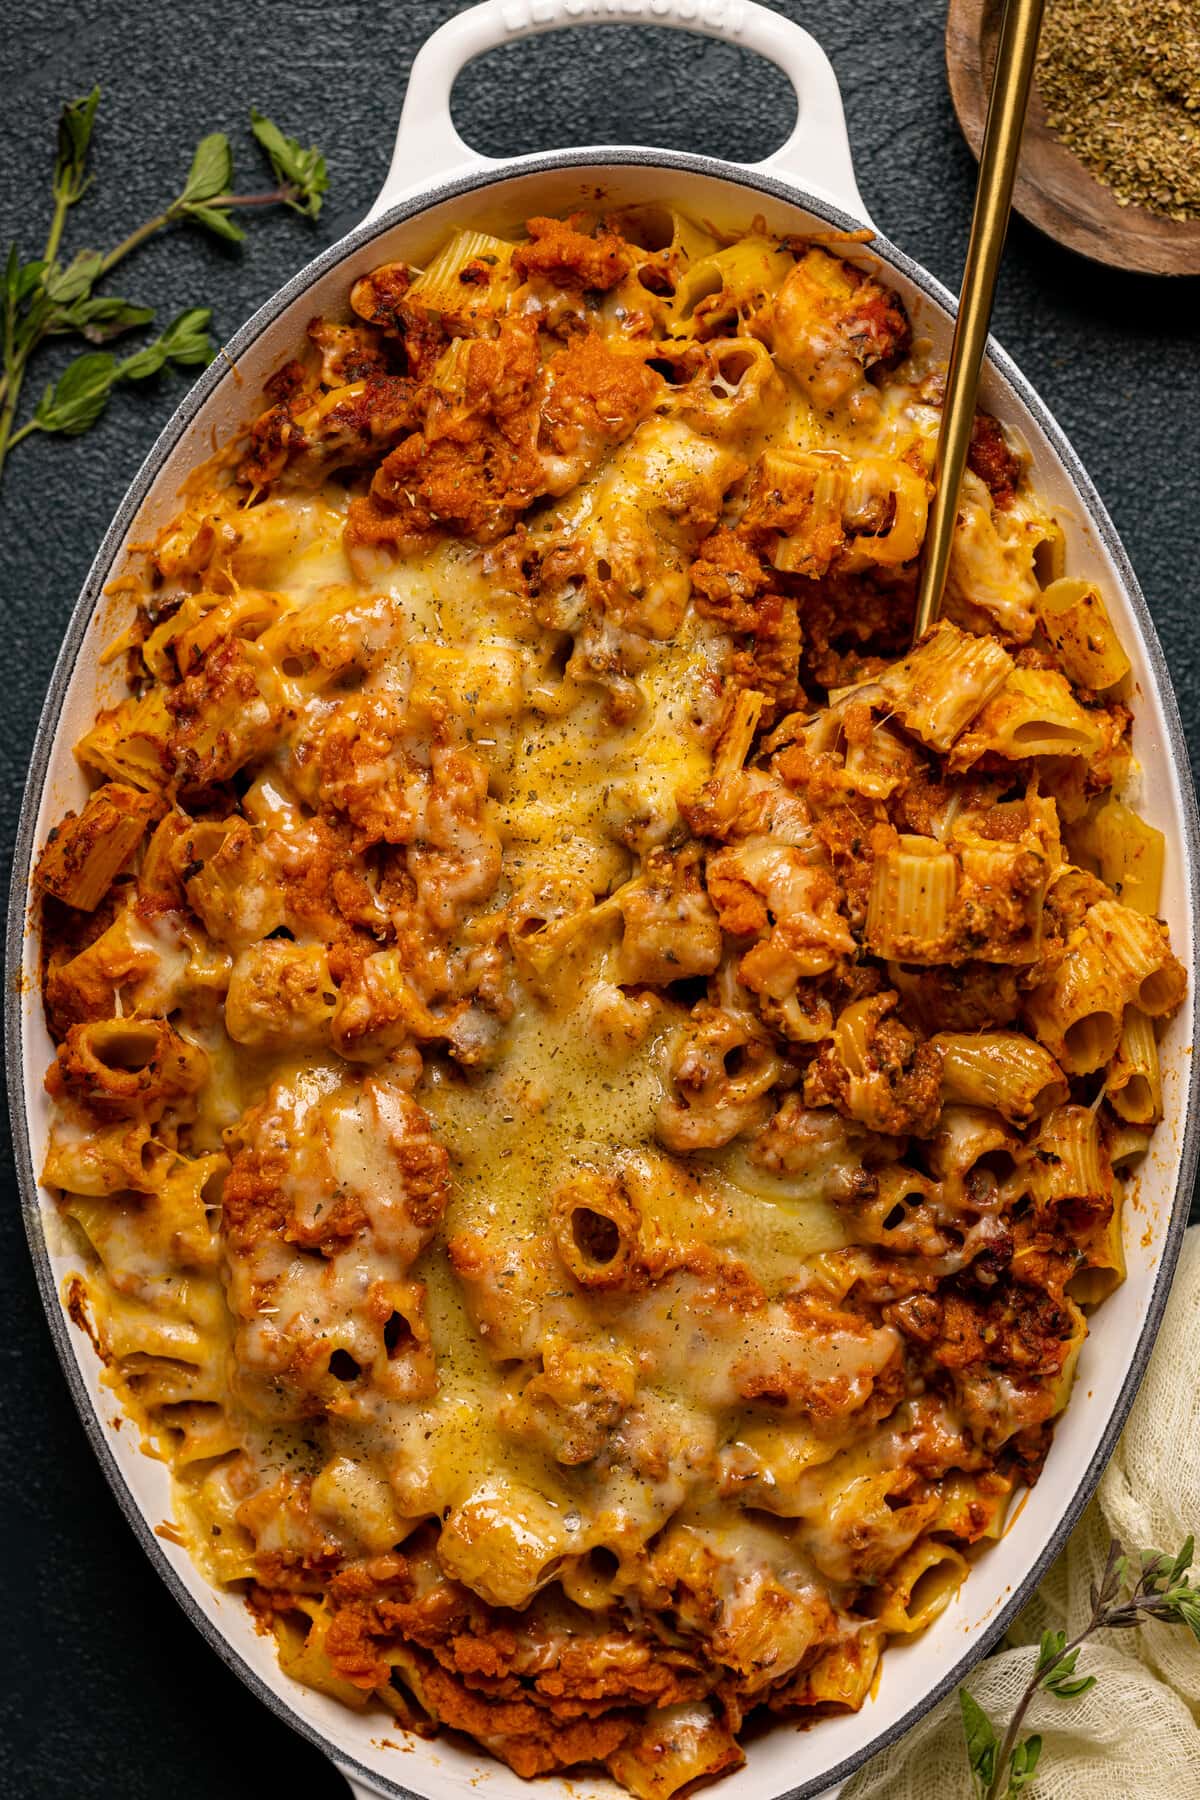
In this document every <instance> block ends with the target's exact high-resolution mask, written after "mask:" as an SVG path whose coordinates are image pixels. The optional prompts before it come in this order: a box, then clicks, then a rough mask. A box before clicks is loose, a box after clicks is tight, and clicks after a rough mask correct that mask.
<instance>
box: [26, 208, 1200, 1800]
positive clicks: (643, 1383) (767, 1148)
mask: <svg viewBox="0 0 1200 1800" xmlns="http://www.w3.org/2000/svg"><path fill="white" fill-rule="evenodd" d="M846 256H850V257H853V258H855V259H856V260H854V261H850V260H845V257H846ZM942 389H943V375H942V371H941V369H940V367H939V366H938V365H936V364H935V363H934V362H933V361H932V359H931V356H930V352H929V349H928V346H922V345H921V344H919V343H918V344H914V342H913V341H912V334H911V330H910V323H909V320H908V318H907V317H906V315H905V311H904V308H903V306H902V304H901V302H900V300H899V299H898V297H897V296H896V295H895V294H894V293H892V292H890V291H889V290H888V288H887V287H886V286H884V285H882V284H881V282H880V281H879V280H878V279H877V278H876V277H875V275H874V274H873V273H872V272H871V265H870V259H869V253H868V252H866V251H864V249H863V248H862V246H861V245H856V244H853V243H847V242H846V241H844V240H843V241H841V242H839V241H838V240H837V239H836V238H832V237H830V238H826V239H825V240H823V241H821V242H817V241H806V240H802V239H798V238H787V239H784V240H782V241H781V240H780V239H779V238H777V237H774V236H771V235H768V234H767V232H766V230H765V228H764V226H763V224H762V221H761V220H757V219H756V220H753V221H751V222H750V223H749V225H748V227H747V229H746V230H745V232H744V234H743V235H741V236H739V237H737V238H733V239H731V238H730V237H728V236H720V235H718V234H717V233H715V232H714V231H713V230H712V229H711V228H709V227H707V226H704V225H701V224H699V223H697V222H696V221H693V220H691V219H688V218H685V217H682V216H679V215H677V214H676V213H674V212H672V211H670V210H668V209H666V208H660V207H644V208H641V209H635V210H632V211H626V212H623V213H621V214H618V215H616V216H605V215H603V214H597V215H596V216H591V215H582V214H580V215H575V216H572V217H571V218H569V219H566V220H560V219H552V218H533V219H530V220H528V222H527V223H526V225H525V227H524V230H523V231H522V232H519V233H518V232H513V233H511V234H510V235H509V236H507V237H499V236H491V235H488V234H485V233H482V232H479V231H471V230H460V231H457V232H455V233H454V234H453V235H452V236H451V238H450V239H449V241H448V242H447V243H445V245H444V246H443V247H442V248H441V250H440V251H439V253H438V254H437V255H436V256H435V257H434V259H433V260H432V261H431V262H430V263H429V265H428V266H427V267H424V268H416V267H411V266H408V265H406V264H404V263H389V264H385V265H384V266H382V267H380V268H376V269H374V270H373V271H372V272H370V273H368V274H365V275H363V276H362V277H361V278H360V279H359V280H357V281H356V282H355V284H354V286H353V289H352V291H351V292H350V294H349V296H348V307H347V309H346V312H345V314H344V316H342V317H338V318H317V319H314V320H313V321H312V323H311V324H310V326H309V328H308V336H307V342H305V343H304V344H303V346H301V347H298V348H297V354H296V357H295V359H294V360H293V361H290V362H288V363H287V364H286V366H285V367H282V368H280V369H279V370H278V372H277V373H276V374H275V375H274V376H273V377H272V378H271V380H270V382H269V383H268V386H267V392H266V397H265V410H264V411H262V413H261V416H260V417H258V418H257V421H256V422H255V423H254V424H253V425H252V426H251V427H250V428H249V430H248V431H247V432H246V433H244V434H243V436H242V437H241V439H240V440H239V441H238V442H236V443H233V444H230V445H228V446H226V447H225V448H224V449H222V450H221V451H219V452H218V453H217V454H216V455H215V456H214V457H213V458H211V459H210V461H209V462H208V463H207V464H206V465H205V466H204V467H203V468H202V469H201V470H200V471H198V472H197V473H196V474H195V475H194V476H193V477H192V478H190V480H189V482H188V483H187V485H186V486H185V488H184V489H183V490H182V492H181V495H180V501H179V507H178V510H177V513H176V515H175V517H174V518H173V519H172V521H171V523H170V524H169V525H168V526H167V527H166V528H165V529H163V530H162V531H161V532H160V533H159V534H158V536H157V537H156V538H155V540H154V541H153V543H150V544H148V545H147V544H143V545H141V546H139V547H137V549H136V551H134V552H131V556H130V562H129V567H128V569H127V571H126V572H125V574H124V575H123V576H122V578H121V581H120V582H119V583H118V584H117V585H118V594H117V600H116V602H115V604H116V606H117V607H118V609H119V608H121V607H125V608H126V609H127V610H126V611H125V613H124V617H123V618H122V620H121V623H122V624H124V625H125V626H126V628H125V629H124V630H123V631H122V633H121V635H120V636H119V637H118V638H117V639H116V641H115V643H114V644H113V645H112V647H111V650H110V652H109V656H110V661H111V660H112V659H114V658H116V659H124V663H125V665H126V666H127V670H128V690H127V693H126V694H125V697H124V698H121V699H120V700H119V703H118V704H116V705H115V706H113V707H110V708H108V709H107V710H104V711H102V712H100V714H99V716H98V717H97V718H96V719H95V722H94V724H93V725H92V727H91V729H90V730H89V731H88V732H87V734H86V735H85V736H84V738H83V739H82V741H81V742H80V743H79V745H78V752H77V754H78V758H79V762H80V764H81V765H82V768H83V769H84V770H85V771H86V773H87V775H88V777H89V779H90V780H91V781H92V782H93V784H94V786H93V791H92V792H91V795H90V798H89V799H88V800H87V803H86V805H84V806H83V807H82V810H80V811H79V812H78V813H68V815H67V816H66V818H65V819H63V820H62V822H61V824H60V825H59V826H58V827H57V829H56V830H55V831H53V832H52V833H51V834H50V838H49V841H48V842H47V843H46V845H45V848H44V851H43V853H42V856H41V860H40V863H39V867H38V871H37V881H38V884H39V887H40V890H41V895H42V916H43V930H44V944H45V954H44V986H45V1006H46V1015H47V1018H48V1021H49V1026H50V1030H51V1033H52V1035H53V1038H54V1041H55V1043H56V1045H57V1055H56V1058H55V1061H54V1063H53V1066H52V1067H51V1069H50V1071H49V1074H48V1076H47V1086H48V1088H49V1091H50V1094H51V1096H52V1098H53V1114H54V1122H53V1127H52V1133H51V1138H50V1145H49V1153H48V1156H47V1160H46V1165H45V1169H44V1175H43V1179H44V1181H45V1182H46V1183H47V1184H48V1185H49V1186H50V1187H51V1188H52V1189H54V1190H56V1191H57V1193H58V1194H59V1196H60V1200H61V1210H62V1213H63V1214H64V1215H65V1217H66V1219H67V1220H68V1221H70V1226H69V1229H70V1231H71V1233H72V1236H73V1240H74V1242H75V1244H76V1247H77V1250H78V1256H79V1269H78V1272H77V1273H76V1274H75V1275H74V1276H72V1277H71V1278H70V1280H69V1282H68V1286H67V1293H66V1296H65V1298H66V1301H67V1304H68V1306H69V1308H70V1310H71V1311H72V1314H73V1316H74V1317H75V1318H76V1319H77V1321H79V1322H80V1323H81V1324H83V1325H84V1326H85V1327H86V1328H87V1329H88V1330H89V1331H90V1332H91V1333H92V1335H93V1338H94V1341H95V1343H96V1345H97V1347H98V1349H99V1351H100V1353H101V1355H102V1356H103V1358H104V1359H105V1362H106V1363H107V1365H108V1373H107V1379H108V1380H109V1381H110V1382H111V1383H112V1384H113V1386H114V1387H115V1388H116V1389H117V1391H118V1392H119V1394H120V1395H121V1396H122V1398H123V1401H124V1402H125V1404H126V1405H127V1406H128V1408H129V1409H130V1411H131V1412H132V1413H133V1415H134V1416H135V1418H136V1419H138V1420H139V1421H140V1423H141V1428H142V1429H143V1431H144V1432H145V1433H146V1436H147V1441H148V1442H149V1444H150V1445H152V1446H153V1447H154V1448H155V1449H156V1451H157V1453H158V1454H160V1455H162V1456H163V1457H165V1458H166V1459H167V1460H168V1461H169V1463H170V1465H171V1468H172V1470H173V1472H174V1481H175V1493H176V1506H177V1517H176V1519H175V1521H174V1522H173V1527H172V1528H173V1529H174V1530H175V1532H176V1533H177V1535H179V1537H180V1539H181V1541H186V1543H187V1545H188V1547H189V1548H190V1550H191V1551H192V1553H193V1554H194V1556H195V1557H196V1558H197V1559H198V1560H199V1562H200V1563H201V1564H202V1566H203V1568H204V1569H205V1571H206V1572H207V1573H208V1574H209V1576H210V1577H211V1578H212V1579H213V1580H214V1581H216V1582H218V1583H221V1584H224V1585H226V1586H230V1587H233V1588H235V1589H238V1590H241V1591H242V1592H244V1594H245V1596H246V1599H247V1601H248V1603H249V1605H250V1607H251V1608H252V1609H253V1611H254V1614H255V1617H256V1619H257V1621H258V1622H259V1624H260V1626H261V1628H262V1630H263V1631H269V1632H272V1633H274V1635H275V1637H276V1639H277V1641H278V1648H279V1656H280V1659H281V1662H282V1664H283V1666H284V1668H285V1669H286V1670H287V1671H288V1672H289V1673H290V1674H291V1675H293V1676H295V1677H296V1679H297V1680H298V1681H300V1682H303V1683H307V1684H309V1685H311V1686H312V1687H314V1688H317V1689H320V1690H322V1691H323V1692H325V1693H326V1694H330V1695H333V1696H335V1697H336V1698H338V1699H339V1700H341V1701H344V1702H345V1703H346V1704H347V1705H348V1706H351V1707H357V1708H367V1707H377V1708H379V1709H381V1720H384V1719H385V1718H386V1715H387V1714H390V1715H391V1716H392V1717H394V1718H395V1719H397V1720H398V1721H399V1722H400V1723H401V1724H402V1725H404V1726H406V1727H408V1728H410V1729H412V1730H414V1731H417V1732H422V1733H428V1732H431V1731H433V1730H434V1729H436V1728H437V1727H439V1726H445V1727H452V1728H456V1729H457V1730H460V1731H464V1732H467V1733H469V1734H470V1735H471V1736H472V1737H473V1738H475V1739H476V1740H477V1741H478V1742H479V1743H480V1744H482V1745H484V1746H486V1748H487V1749H488V1750H489V1751H491V1752H493V1753H494V1754H495V1755H496V1756H498V1757H500V1758H502V1759H503V1760H504V1761H505V1762H506V1763H508V1764H509V1765H511V1767H512V1768H513V1769H515V1770H517V1771H518V1772H519V1773H520V1774H522V1775H535V1774H538V1773H541V1772H543V1771H547V1770H552V1769H561V1768H566V1767H570V1766H573V1765H576V1764H593V1765H595V1764H599V1765H603V1767H604V1768H605V1769H606V1770H608V1771H609V1772H610V1774H611V1775H612V1776H613V1777H614V1778H615V1779H616V1781H618V1782H619V1783H621V1784H623V1785H624V1786H625V1787H626V1788H628V1789H629V1790H631V1791H632V1792H633V1793H634V1794H636V1795H639V1796H642V1797H643V1800H666V1797H667V1796H669V1795H670V1794H671V1793H672V1792H673V1791H674V1790H675V1789H677V1788H679V1787H681V1786H682V1785H683V1784H685V1783H687V1782H691V1781H694V1780H696V1779H697V1778H699V1777H702V1776H714V1775H717V1774H719V1773H721V1772H722V1771H724V1770H727V1769H731V1768H733V1767H735V1766H736V1765H738V1764H739V1763H740V1762H741V1761H742V1759H743V1751H742V1749H741V1748H740V1746H739V1734H740V1732H741V1730H742V1726H743V1723H744V1721H745V1720H746V1719H747V1718H748V1717H749V1716H750V1715H752V1714H757V1715H760V1716H762V1715H764V1714H765V1713H781V1714H786V1715H789V1716H790V1717H792V1718H793V1719H794V1718H797V1717H799V1718H801V1719H803V1720H811V1719H812V1718H814V1717H816V1716H818V1715H820V1714H822V1713H827V1712H829V1711H831V1710H834V1709H845V1708H857V1707H859V1706H861V1705H862V1704H863V1703H864V1700H866V1699H867V1698H868V1697H869V1695H870V1692H871V1688H872V1683H873V1680H874V1678H875V1674H876V1669H877V1665H878V1662H879V1658H880V1655H881V1652H882V1651H883V1649H884V1646H885V1644H886V1643H887V1641H888V1639H889V1638H893V1637H896V1636H898V1635H903V1634H906V1633H911V1632H916V1631H919V1630H920V1629H921V1628H922V1627H923V1626H925V1625H926V1624H927V1623H928V1622H929V1621H930V1620H931V1619H933V1618H934V1617H935V1616H936V1615H937V1614H938V1613H939V1612H940V1611H941V1610H942V1609H943V1608H944V1607H945V1606H946V1605H947V1604H948V1603H949V1602H950V1601H951V1599H952V1597H953V1595H954V1593H955V1591H956V1589H957V1587H958V1585H959V1583H960V1582H961V1581H962V1579H963V1578H964V1576H965V1575H966V1573H967V1570H968V1567H969V1563H970V1560H971V1556H972V1554H973V1551H975V1550H976V1548H977V1547H979V1546H981V1545H983V1544H984V1542H985V1540H987V1539H989V1538H994V1537H996V1536H997V1535H998V1534H999V1533H1000V1531H1001V1530H1002V1528H1003V1523H1004V1518H1005V1511H1006V1506H1007V1504H1008V1502H1009V1500H1010V1497H1011V1496H1012V1495H1013V1493H1014V1490H1015V1489H1017V1488H1018V1487H1020V1486H1021V1485H1022V1484H1028V1483H1030V1482H1033V1481H1034V1480H1036V1478H1037V1475H1038V1471H1039V1468H1040V1467H1041V1464H1042V1462H1043V1459H1044V1457H1045V1455H1046V1451H1047V1447H1048V1444H1049V1440H1050V1436H1051V1432H1052V1429H1053V1421H1054V1418H1055V1415H1056V1414H1057V1413H1059V1412H1060V1411H1061V1409H1062V1408H1063V1407H1064V1406H1065V1405H1066V1403H1067V1398H1068V1394H1069V1391H1070V1387H1071V1381H1072V1373H1073V1370H1074V1367H1075V1363H1076V1359H1077V1357H1078V1354H1079V1350H1080V1346H1081V1344H1082V1342H1083V1340H1084V1338H1085V1336H1086V1334H1087V1328H1088V1327H1087V1314H1088V1310H1089V1309H1090V1308H1091V1307H1093V1306H1095V1305H1096V1304H1097V1303H1099V1302H1100V1301H1102V1300H1103V1299H1104V1297H1105V1295H1106V1294H1107V1293H1108V1292H1109V1291H1110V1290H1111V1289H1112V1288H1113V1287H1114V1286H1115V1285H1116V1284H1117V1283H1118V1282H1120V1280H1121V1278H1122V1273H1123V1260H1122V1229H1121V1193H1122V1176H1123V1173H1124V1172H1125V1171H1126V1170H1127V1168H1128V1166H1129V1165H1130V1164H1131V1163H1132V1162H1133V1161H1134V1160H1135V1159H1136V1158H1137V1157H1138V1155H1140V1154H1141V1153H1142V1152H1143V1151H1144V1150H1145V1148H1146V1145H1147V1143H1148V1140H1149V1134H1150V1133H1151V1132H1152V1131H1153V1128H1154V1126H1155V1123H1156V1122H1157V1120H1158V1119H1159V1117H1160V1115H1161V1110H1162V1091H1161V1082H1160V1077H1159V1066H1158V1053H1157V1050H1156V1041H1155V1033H1156V1029H1157V1027H1158V1024H1159V1021H1161V1020H1164V1019H1166V1018H1168V1017H1169V1016H1170V1015H1171V1014H1172V1013H1173V1012H1174V1011H1175V1009H1176V1008H1177V1007H1178V1006H1179V1004H1180V1001H1181V999H1182V997H1183V994H1184V989H1185V974H1184V970H1183V968H1182V967H1181V965H1180V963H1179V962H1178V961H1177V960H1176V958H1175V957H1174V956H1173V955H1172V952H1171V947H1170V943H1169V940H1168V934H1167V929H1166V927H1165V925H1164V924H1163V923H1162V922H1161V920H1160V919H1159V918H1158V917H1157V909H1158V904H1159V883H1160V876H1161V869H1162V857H1163V842H1162V838H1161V835H1160V834H1159V833H1158V832H1156V831H1154V830H1152V829H1151V828H1150V827H1148V826H1147V825H1145V824H1144V823H1143V822H1142V821H1141V820H1140V819H1139V818H1138V817H1137V816H1136V814H1135V813H1134V812H1133V811H1132V810H1130V808H1129V806H1128V805H1127V804H1126V803H1125V801H1124V800H1123V799H1122V798H1121V797H1119V796H1120V795H1121V794H1122V793H1123V792H1125V791H1126V790H1127V785H1128V784H1127V776H1128V772H1129V770H1130V767H1131V756H1130V738H1129V727H1130V713H1129V710H1128V706H1127V700H1128V697H1129V690H1130V685H1131V684H1130V682H1129V680H1128V676H1129V668H1130V665H1129V661H1128V658H1127V657H1126V655H1125V654H1124V652H1123V650H1122V647H1121V644H1120V642H1119V640H1118V638H1117V636H1116V634H1115V632H1114V630H1113V628H1112V625H1111V623H1110V621H1109V618H1108V615H1107V613H1106V610H1105V604H1104V598H1103V596H1102V594H1101V593H1099V592H1098V591H1096V589H1095V588H1094V587H1092V586H1090V585H1088V584H1087V583H1085V582H1083V581H1081V580H1078V579H1073V578H1072V577H1071V576H1070V575H1069V574H1067V573H1066V571H1065V568H1064V554H1063V534H1062V532H1061V530H1060V528H1059V526H1058V525H1057V524H1056V522H1055V520H1054V518H1053V517H1052V516H1050V515H1049V513H1048V512H1047V509H1046V507H1045V506H1044V505H1043V504H1042V502H1041V501H1040V500H1039V498H1038V494H1037V492H1036V489H1035V488H1034V487H1033V486H1032V485H1031V482H1030V479H1029V473H1028V469H1027V466H1026V465H1027V462H1028V458H1027V456H1026V455H1025V454H1024V452H1023V451H1022V448H1021V446H1020V445H1019V444H1017V443H1015V442H1013V441H1011V439H1010V438H1009V436H1008V435H1006V433H1005V431H1004V429H1003V428H1002V427H1001V425H1000V424H999V423H998V422H997V421H996V420H995V419H994V418H991V417H989V416H987V415H986V414H982V413H981V414H980V415H979V417H978V418H977V421H976V426H975V432H974V438H973V444H972V452H971V461H970V472H969V474H968V475H967V477H966V480H965V484H964V487H963V492H962V500H961V508H960V515H959V520H958V525H957V536H956V542H955V548H954V554H953V561H952V565H951V570H950V578H949V586H948V594H947V604H946V616H945V617H944V619H943V621H942V622H941V623H940V624H938V625H937V626H936V627H935V628H934V629H933V630H932V631H931V632H930V633H929V634H928V635H927V636H926V637H925V638H924V640H923V641H922V642H920V643H919V644H918V645H917V646H916V648H915V649H910V647H909V644H910V635H911V630H912V621H913V612H914V593H915V586H916V558H917V555H918V552H919V550H920V546H921V542H922V536H923V532H924V528H925V520H926V507H927V502H928V498H929V494H930V469H931V465H932V452H933V444H934V439H935V436H936V431H937V426H938V420H939V408H940V404H941V397H942ZM130 615H132V616H130Z"/></svg>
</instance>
